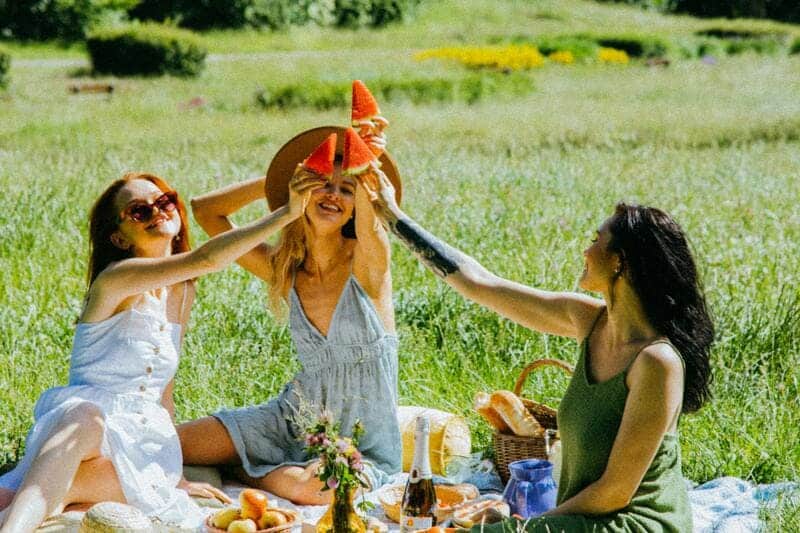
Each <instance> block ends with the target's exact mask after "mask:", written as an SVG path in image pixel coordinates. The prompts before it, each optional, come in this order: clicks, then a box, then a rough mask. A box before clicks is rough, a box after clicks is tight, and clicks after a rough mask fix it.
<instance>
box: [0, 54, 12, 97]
mask: <svg viewBox="0 0 800 533" xmlns="http://www.w3.org/2000/svg"><path fill="white" fill-rule="evenodd" d="M10 68H11V54H10V53H9V52H8V50H6V49H5V48H3V47H2V46H0V88H2V87H5V86H6V85H7V84H8V71H9V69H10Z"/></svg>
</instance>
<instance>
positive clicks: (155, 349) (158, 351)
mask: <svg viewBox="0 0 800 533" xmlns="http://www.w3.org/2000/svg"><path fill="white" fill-rule="evenodd" d="M153 353H154V354H156V355H158V354H160V353H161V348H159V347H158V346H156V347H155V348H153Z"/></svg>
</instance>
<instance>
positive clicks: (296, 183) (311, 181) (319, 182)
mask: <svg viewBox="0 0 800 533" xmlns="http://www.w3.org/2000/svg"><path fill="white" fill-rule="evenodd" d="M326 183H327V180H326V179H325V178H324V177H322V176H320V175H319V174H316V173H314V172H311V171H309V170H307V169H306V168H305V167H303V165H297V168H296V169H295V171H294V175H293V176H292V179H291V180H290V181H289V215H290V217H291V218H292V220H295V219H297V218H299V217H301V216H302V215H303V213H305V211H306V206H307V205H308V199H309V197H310V195H311V191H313V190H315V189H319V188H320V187H324V186H325V184H326Z"/></svg>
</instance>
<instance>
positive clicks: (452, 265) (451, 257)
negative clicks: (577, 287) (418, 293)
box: [362, 170, 602, 339]
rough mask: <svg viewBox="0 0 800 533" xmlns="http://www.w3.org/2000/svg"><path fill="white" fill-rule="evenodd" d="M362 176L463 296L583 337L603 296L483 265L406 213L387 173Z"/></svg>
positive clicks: (403, 236)
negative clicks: (537, 283) (532, 283)
mask: <svg viewBox="0 0 800 533" xmlns="http://www.w3.org/2000/svg"><path fill="white" fill-rule="evenodd" d="M375 174H376V175H377V177H378V180H376V182H374V183H370V182H369V181H368V180H362V184H364V186H365V187H366V188H367V189H368V190H369V192H370V199H371V201H372V203H373V206H374V207H375V212H376V213H377V215H378V217H380V218H381V220H383V222H384V223H385V224H386V226H387V227H388V228H389V230H390V231H391V232H392V233H394V234H395V235H396V236H397V237H398V238H399V239H400V241H401V242H402V243H403V244H404V245H405V246H406V247H407V248H408V249H409V250H411V251H412V252H413V253H414V254H415V255H416V256H417V258H418V259H419V260H420V261H422V263H423V264H424V265H425V266H427V267H428V268H429V269H430V270H431V271H433V273H434V274H436V275H437V276H439V277H440V278H442V279H443V280H444V281H445V283H447V284H448V285H450V286H451V287H453V288H454V289H455V290H456V291H458V292H459V293H460V294H461V295H463V296H464V297H466V298H468V299H470V300H472V301H474V302H476V303H479V304H481V305H483V306H485V307H487V308H489V309H491V310H493V311H495V312H496V313H498V314H500V315H502V316H504V317H506V318H508V319H509V320H512V321H514V322H516V323H517V324H520V325H522V326H525V327H527V328H530V329H534V330H537V331H541V332H543V333H551V334H554V335H561V336H565V337H573V338H578V339H579V338H582V337H583V336H584V335H585V334H586V332H587V331H588V329H589V328H590V327H591V323H592V321H593V320H594V318H595V317H596V316H597V312H598V310H599V309H600V308H601V307H602V302H601V301H600V300H597V299H595V298H591V297H589V296H585V295H583V294H579V293H575V292H551V291H543V290H539V289H535V288H533V287H528V286H526V285H522V284H520V283H516V282H513V281H510V280H507V279H504V278H502V277H500V276H497V275H495V274H493V273H492V272H490V271H489V270H487V269H486V268H484V267H483V266H482V265H481V264H480V263H478V262H477V261H476V260H475V259H473V258H472V257H470V256H468V255H467V254H465V253H463V252H461V251H459V250H457V249H455V248H453V247H452V246H450V245H448V244H447V243H445V242H443V241H441V240H439V239H438V238H436V237H435V236H434V235H432V234H431V233H430V232H428V231H426V230H425V229H424V228H422V227H421V226H420V225H419V224H417V223H416V222H414V221H413V220H412V219H411V218H410V217H409V216H408V215H406V214H405V213H404V212H403V211H402V210H401V209H400V207H399V206H398V205H397V203H396V202H395V200H394V187H392V184H391V182H390V181H389V179H388V178H387V177H386V175H385V174H383V173H382V172H380V171H379V170H378V171H376V172H375Z"/></svg>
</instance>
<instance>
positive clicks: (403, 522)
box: [400, 515, 433, 531]
mask: <svg viewBox="0 0 800 533" xmlns="http://www.w3.org/2000/svg"><path fill="white" fill-rule="evenodd" d="M432 527H433V517H432V516H406V515H403V516H401V517H400V531H417V530H419V529H430V528H432Z"/></svg>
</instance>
